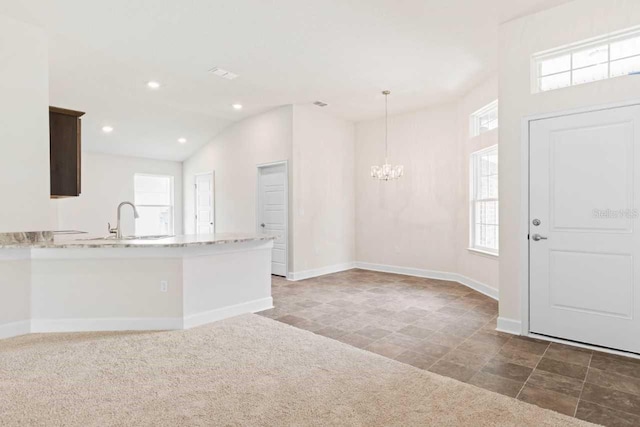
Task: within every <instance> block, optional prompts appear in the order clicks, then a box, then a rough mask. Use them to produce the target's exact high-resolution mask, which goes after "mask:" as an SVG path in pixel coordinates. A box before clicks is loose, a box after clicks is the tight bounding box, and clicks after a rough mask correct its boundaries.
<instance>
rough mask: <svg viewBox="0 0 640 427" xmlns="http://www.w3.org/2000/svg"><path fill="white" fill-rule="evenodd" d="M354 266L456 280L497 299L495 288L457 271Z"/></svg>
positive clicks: (367, 263) (360, 263) (387, 266)
mask: <svg viewBox="0 0 640 427" xmlns="http://www.w3.org/2000/svg"><path fill="white" fill-rule="evenodd" d="M355 267H356V268H360V269H362V270H371V271H381V272H384V273H394V274H404V275H405V276H415V277H424V278H427V279H437V280H449V281H452V282H458V283H460V284H463V285H465V286H466V287H468V288H471V289H473V290H474V291H478V292H480V293H481V294H484V295H486V296H488V297H490V298H493V299H494V300H498V290H497V289H494V288H492V287H491V286H489V285H486V284H484V283H481V282H478V281H477V280H474V279H470V278H468V277H466V276H463V275H462V274H458V273H447V272H445V271H434V270H422V269H419V268H411V267H397V266H395V265H384V264H372V263H369V262H356V263H355Z"/></svg>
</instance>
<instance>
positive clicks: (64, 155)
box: [49, 107, 84, 199]
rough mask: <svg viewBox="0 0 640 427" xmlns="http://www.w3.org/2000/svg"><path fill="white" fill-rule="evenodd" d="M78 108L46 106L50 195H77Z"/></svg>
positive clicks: (79, 115)
mask: <svg viewBox="0 0 640 427" xmlns="http://www.w3.org/2000/svg"><path fill="white" fill-rule="evenodd" d="M83 115H84V113H82V112H80V111H73V110H66V109H64V108H57V107H49V145H50V153H51V154H50V160H51V198H52V199H55V198H61V197H75V196H79V195H80V172H81V170H80V160H81V159H80V147H81V140H80V132H81V126H80V117H82V116H83Z"/></svg>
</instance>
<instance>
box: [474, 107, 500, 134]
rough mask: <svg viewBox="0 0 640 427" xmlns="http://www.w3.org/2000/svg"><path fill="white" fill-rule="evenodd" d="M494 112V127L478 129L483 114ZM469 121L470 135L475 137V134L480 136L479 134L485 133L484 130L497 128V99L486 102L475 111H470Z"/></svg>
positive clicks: (488, 130)
mask: <svg viewBox="0 0 640 427" xmlns="http://www.w3.org/2000/svg"><path fill="white" fill-rule="evenodd" d="M494 110H495V112H496V120H495V123H496V127H495V128H492V129H487V130H482V129H480V119H481V118H482V117H483V116H486V115H487V114H489V113H490V112H492V111H494ZM469 121H470V130H469V132H470V135H471V137H472V138H473V137H476V136H480V135H481V134H483V133H485V132H490V131H492V130H495V129H498V126H499V122H498V100H497V99H496V100H495V101H492V102H490V103H488V104H487V105H485V106H484V107H482V108H480V109H479V110H478V111H475V112H473V113H471V116H469Z"/></svg>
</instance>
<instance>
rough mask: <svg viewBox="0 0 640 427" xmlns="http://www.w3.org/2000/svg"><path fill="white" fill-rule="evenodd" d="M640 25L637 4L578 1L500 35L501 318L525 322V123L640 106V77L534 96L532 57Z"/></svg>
mask: <svg viewBox="0 0 640 427" xmlns="http://www.w3.org/2000/svg"><path fill="white" fill-rule="evenodd" d="M638 24H640V2H638V1H637V0H577V1H574V2H571V3H567V4H564V5H562V6H559V7H556V8H554V9H549V10H546V11H543V12H541V13H538V14H535V15H530V16H527V17H524V18H521V19H517V20H515V21H511V22H508V23H506V24H504V25H502V27H501V30H500V64H499V79H500V159H499V160H500V171H499V172H500V222H501V224H500V252H501V255H500V316H501V317H502V318H505V319H510V320H515V321H519V320H520V280H521V275H522V273H523V271H522V268H521V264H520V257H521V255H522V254H521V251H520V243H521V242H522V241H523V239H526V233H524V232H523V230H520V229H519V222H520V215H521V197H522V189H521V188H522V187H521V184H522V181H521V173H522V170H521V166H520V160H521V147H522V141H521V138H520V132H521V120H522V118H523V117H525V116H528V115H533V114H539V113H547V112H557V111H563V110H567V109H572V108H578V107H584V106H591V105H600V104H606V103H611V102H616V101H622V100H630V99H633V100H640V77H632V76H628V77H619V78H616V79H610V80H604V81H600V82H595V83H589V84H585V85H580V86H575V87H571V88H566V89H560V90H556V91H551V92H545V93H539V94H533V95H532V94H531V85H530V80H529V79H530V74H529V73H530V60H531V55H532V54H534V53H536V52H540V51H543V50H547V49H552V48H554V47H558V46H563V45H566V44H569V43H573V42H578V41H581V40H585V39H589V38H591V37H596V36H599V35H603V34H606V33H608V32H612V31H616V30H621V29H625V28H629V27H632V26H636V25H638Z"/></svg>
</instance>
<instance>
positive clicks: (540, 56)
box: [531, 26, 640, 93]
mask: <svg viewBox="0 0 640 427" xmlns="http://www.w3.org/2000/svg"><path fill="white" fill-rule="evenodd" d="M634 38H640V26H638V27H633V28H628V29H626V30H622V31H617V32H614V33H610V34H607V35H604V36H599V37H595V38H591V39H588V40H583V41H580V42H577V43H572V44H570V45H567V46H562V47H559V48H554V49H551V50H547V51H543V52H538V53H535V54H533V55H532V56H531V93H544V92H551V91H554V90H558V89H565V88H567V87H572V86H578V85H582V84H587V83H593V82H583V83H574V81H573V73H574V72H575V71H579V70H582V69H586V68H589V67H593V66H596V65H603V64H606V65H607V74H606V77H604V78H602V79H599V80H594V82H595V81H602V80H608V79H612V78H618V77H624V76H625V75H620V76H611V63H612V62H616V61H622V60H625V59H629V58H636V57H640V54H638V55H631V56H627V57H624V58H616V59H615V60H613V61H612V60H611V44H612V43H616V42H620V41H624V40H631V39H634ZM598 45H606V47H607V60H606V61H604V62H599V63H597V64H591V65H587V66H584V67H576V68H574V66H573V54H574V53H576V52H580V51H583V50H585V49H588V48H590V47H593V46H598ZM565 55H568V56H569V61H570V64H569V70H565V71H559V72H556V73H549V74H545V75H540V69H539V66H538V65H539V64H540V63H541V62H542V61H546V60H549V59H553V58H560V57H562V56H565ZM565 73H569V85H568V86H563V87H561V88H554V89H547V90H542V88H541V87H540V81H541V79H542V78H543V77H549V76H554V75H559V74H565Z"/></svg>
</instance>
